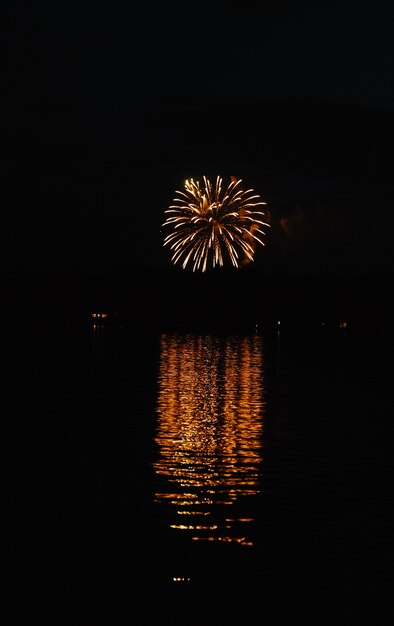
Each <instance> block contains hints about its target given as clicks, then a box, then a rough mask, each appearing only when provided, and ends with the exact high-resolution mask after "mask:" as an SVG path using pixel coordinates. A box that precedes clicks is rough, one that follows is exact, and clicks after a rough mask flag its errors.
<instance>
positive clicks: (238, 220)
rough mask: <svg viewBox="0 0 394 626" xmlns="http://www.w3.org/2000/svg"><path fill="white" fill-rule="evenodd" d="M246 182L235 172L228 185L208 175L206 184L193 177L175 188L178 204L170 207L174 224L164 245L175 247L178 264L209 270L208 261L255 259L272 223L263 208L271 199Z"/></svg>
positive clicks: (166, 223) (170, 222)
mask: <svg viewBox="0 0 394 626" xmlns="http://www.w3.org/2000/svg"><path fill="white" fill-rule="evenodd" d="M241 183H242V180H241V179H240V180H237V179H236V178H235V177H234V176H231V178H230V183H229V184H228V186H227V187H223V180H222V178H221V177H220V176H217V177H216V181H215V183H212V182H211V181H210V180H209V179H208V178H207V177H206V176H203V181H202V183H201V182H200V181H199V180H194V179H193V178H191V179H189V180H186V182H185V191H176V192H175V198H174V199H173V202H174V203H175V204H173V205H171V206H170V207H169V208H168V209H167V210H166V211H165V213H166V214H168V215H167V217H166V220H165V221H164V223H163V226H170V227H171V228H172V231H171V233H170V234H169V235H167V236H166V237H165V239H164V245H165V246H167V245H168V246H170V248H171V250H172V251H173V255H172V257H171V260H172V261H173V263H174V264H175V263H178V262H180V263H182V267H183V269H185V268H186V266H188V265H192V266H193V271H196V270H201V271H203V272H205V270H206V269H207V267H208V265H212V267H216V266H217V265H219V266H222V265H223V264H224V262H225V260H226V259H230V261H231V263H232V264H233V266H235V267H239V266H240V265H243V264H244V263H245V262H251V261H253V260H254V253H255V246H256V244H261V245H263V246H264V245H265V244H264V242H263V240H262V239H260V237H259V236H258V235H265V232H264V231H263V230H261V226H267V227H268V226H269V224H267V223H266V222H263V221H262V219H261V218H262V216H264V213H263V212H262V211H260V210H259V207H260V206H262V205H265V204H266V202H262V201H261V200H260V196H259V195H257V194H255V193H254V190H253V189H247V190H244V189H242V187H241Z"/></svg>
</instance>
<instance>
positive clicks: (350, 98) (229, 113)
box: [0, 0, 394, 277]
mask: <svg viewBox="0 0 394 626" xmlns="http://www.w3.org/2000/svg"><path fill="white" fill-rule="evenodd" d="M393 17H394V10H393V8H392V6H390V5H389V3H386V4H385V5H384V3H382V5H379V3H377V2H366V3H356V2H346V1H345V2H334V1H332V0H331V1H330V2H323V1H320V2H319V1H315V2H307V1H303V2H302V1H298V2H297V1H296V2H295V1H291V2H290V1H288V2H287V1H285V0H282V1H280V0H279V1H276V2H274V1H271V2H270V1H258V0H256V1H247V2H245V1H242V2H241V1H239V2H236V1H232V2H199V3H197V4H190V3H186V4H184V5H182V3H169V4H167V3H161V4H160V5H159V6H157V7H156V6H153V5H148V4H143V3H141V4H140V5H135V4H134V3H133V4H131V3H116V2H111V3H106V4H102V5H101V4H96V3H72V2H67V3H65V2H38V3H30V2H27V1H16V2H15V1H13V2H11V1H6V2H5V3H4V20H3V51H4V61H5V62H4V78H3V86H4V87H5V89H4V92H5V93H4V96H3V98H4V104H5V111H4V113H3V116H2V124H3V139H4V150H3V163H2V192H3V211H2V226H1V249H0V253H1V256H0V258H1V265H2V275H3V276H6V277H8V276H23V275H30V274H39V275H40V274H47V273H51V272H52V273H53V272H74V273H79V274H90V273H94V274H108V273H111V272H117V271H128V270H133V269H135V268H140V269H143V268H148V269H149V270H151V269H155V268H160V269H164V270H167V269H168V270H170V269H171V267H172V266H171V262H170V254H169V251H168V250H167V249H166V248H163V246H162V240H163V235H162V232H161V224H162V222H163V219H164V209H165V208H167V206H168V205H169V204H170V203H171V200H172V199H173V196H174V191H175V189H179V188H181V187H182V186H183V183H184V180H185V178H188V177H194V178H198V177H200V176H202V175H203V174H206V175H208V176H216V175H217V174H220V175H222V176H223V177H225V178H226V177H229V176H231V175H234V176H237V177H238V178H242V179H243V180H244V181H245V185H247V186H248V187H252V188H254V189H255V190H256V192H257V193H259V194H260V195H261V196H262V198H263V199H264V200H265V201H266V202H267V217H268V221H269V222H270V224H271V229H270V231H269V234H268V236H267V238H266V247H265V248H263V249H260V251H259V252H258V254H256V260H255V267H256V268H258V269H259V270H260V271H262V272H264V273H267V274H269V275H271V274H272V275H274V274H277V273H285V274H300V275H309V274H313V275H316V274H317V275H319V274H325V275H326V274H335V275H343V276H359V275H370V274H376V273H386V272H392V271H393V269H394V263H393V261H394V255H393V246H392V231H393V225H394V218H393V199H394V185H393V178H392V146H393V139H394V132H393V131H394V90H393V68H394V38H393V36H392V35H393V31H392V25H393Z"/></svg>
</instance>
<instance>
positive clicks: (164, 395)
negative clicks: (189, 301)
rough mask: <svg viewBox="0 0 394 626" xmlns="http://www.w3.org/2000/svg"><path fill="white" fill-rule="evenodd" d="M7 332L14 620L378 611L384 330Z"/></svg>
mask: <svg viewBox="0 0 394 626" xmlns="http://www.w3.org/2000/svg"><path fill="white" fill-rule="evenodd" d="M2 346H3V371H2V382H3V399H4V407H7V408H6V409H5V410H4V412H3V413H4V414H3V419H2V448H1V449H2V458H3V464H2V466H3V503H4V511H5V515H3V519H4V521H5V531H4V537H5V538H6V541H5V551H6V556H7V558H6V559H5V563H6V564H7V567H6V575H7V584H6V586H5V599H6V602H5V603H4V611H5V614H4V620H3V623H4V624H14V623H15V624H17V623H24V624H27V623H30V622H31V621H33V619H34V620H36V621H38V623H40V624H53V625H54V626H57V625H59V626H60V625H63V624H64V625H66V624H67V625H68V626H70V625H73V626H74V625H78V626H79V625H84V626H88V625H89V626H93V625H97V626H98V625H103V624H108V625H113V624H143V625H150V624H168V625H175V624H193V625H194V624H195V625H203V624H252V623H253V624H254V623H270V624H288V623H289V622H290V621H293V620H294V619H299V620H301V621H303V622H304V623H306V624H313V625H317V624H322V623H331V622H332V621H334V620H335V623H336V624H338V623H340V624H342V623H343V624H349V623H356V622H357V621H358V620H359V619H360V618H361V617H365V616H367V617H368V618H369V619H370V620H371V623H375V624H377V623H379V624H381V623H383V618H384V615H385V612H384V610H386V609H387V608H388V607H389V606H390V597H391V579H392V557H393V550H392V548H393V545H392V530H393V526H392V522H393V498H392V496H393V493H392V481H391V475H392V469H393V449H392V441H393V437H392V435H393V428H392V400H391V395H392V377H391V372H392V367H391V363H392V341H391V340H390V341H389V340H388V338H387V337H385V335H384V333H379V334H375V333H374V332H373V331H371V332H369V333H365V334H363V333H360V332H357V333H353V332H352V331H351V329H350V330H349V329H348V330H347V331H346V330H343V329H335V330H331V331H330V332H323V329H322V330H320V331H318V330H316V329H315V330H314V331H313V332H310V333H308V332H301V331H299V332H286V329H284V330H283V329H282V330H281V332H280V333H279V332H273V331H271V332H269V333H266V334H264V333H258V332H255V333H246V334H242V333H238V334H237V333H235V334H231V333H225V334H218V333H214V334H209V333H201V334H200V333H187V332H183V333H175V332H153V333H152V334H150V333H148V332H146V330H144V331H140V330H139V329H138V328H133V327H127V325H126V327H124V328H120V327H119V328H111V327H100V326H95V327H93V326H89V325H87V326H86V327H82V328H78V329H76V330H75V331H74V332H70V331H69V332H67V333H66V332H62V331H61V329H59V332H55V331H54V330H53V329H52V330H51V331H50V332H49V331H48V332H45V331H42V330H41V331H38V330H32V329H12V330H11V331H10V332H8V333H6V334H4V335H3V338H2ZM6 400H7V402H6Z"/></svg>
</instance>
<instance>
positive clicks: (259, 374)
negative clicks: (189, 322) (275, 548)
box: [153, 334, 265, 545]
mask: <svg viewBox="0 0 394 626" xmlns="http://www.w3.org/2000/svg"><path fill="white" fill-rule="evenodd" d="M264 407H265V402H264V386H263V346H262V338H261V337H260V336H259V335H250V336H249V335H247V336H240V337H219V336H215V335H177V334H163V335H162V336H161V354H160V366H159V374H158V401H157V417H158V423H157V431H156V438H155V441H156V444H157V446H158V455H157V456H158V458H157V460H156V461H155V462H154V464H153V466H154V469H155V471H156V473H157V474H158V475H160V476H162V477H164V478H165V480H164V481H163V485H164V487H163V489H162V490H161V491H160V492H158V493H156V494H155V501H156V502H158V503H161V504H162V505H165V506H167V507H168V523H169V525H170V526H171V527H172V528H175V529H179V530H184V531H187V532H189V533H190V536H191V537H192V539H194V540H206V541H228V542H237V543H240V544H242V545H252V540H251V539H250V536H249V534H250V533H249V530H248V529H250V526H251V524H252V522H253V521H254V520H253V516H252V515H251V514H248V512H247V510H246V513H245V510H244V508H243V507H245V506H246V509H247V502H248V501H249V498H250V497H251V496H255V495H256V494H257V493H258V492H259V490H260V484H261V464H262V460H263V457H262V444H263V441H262V435H263V423H264Z"/></svg>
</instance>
